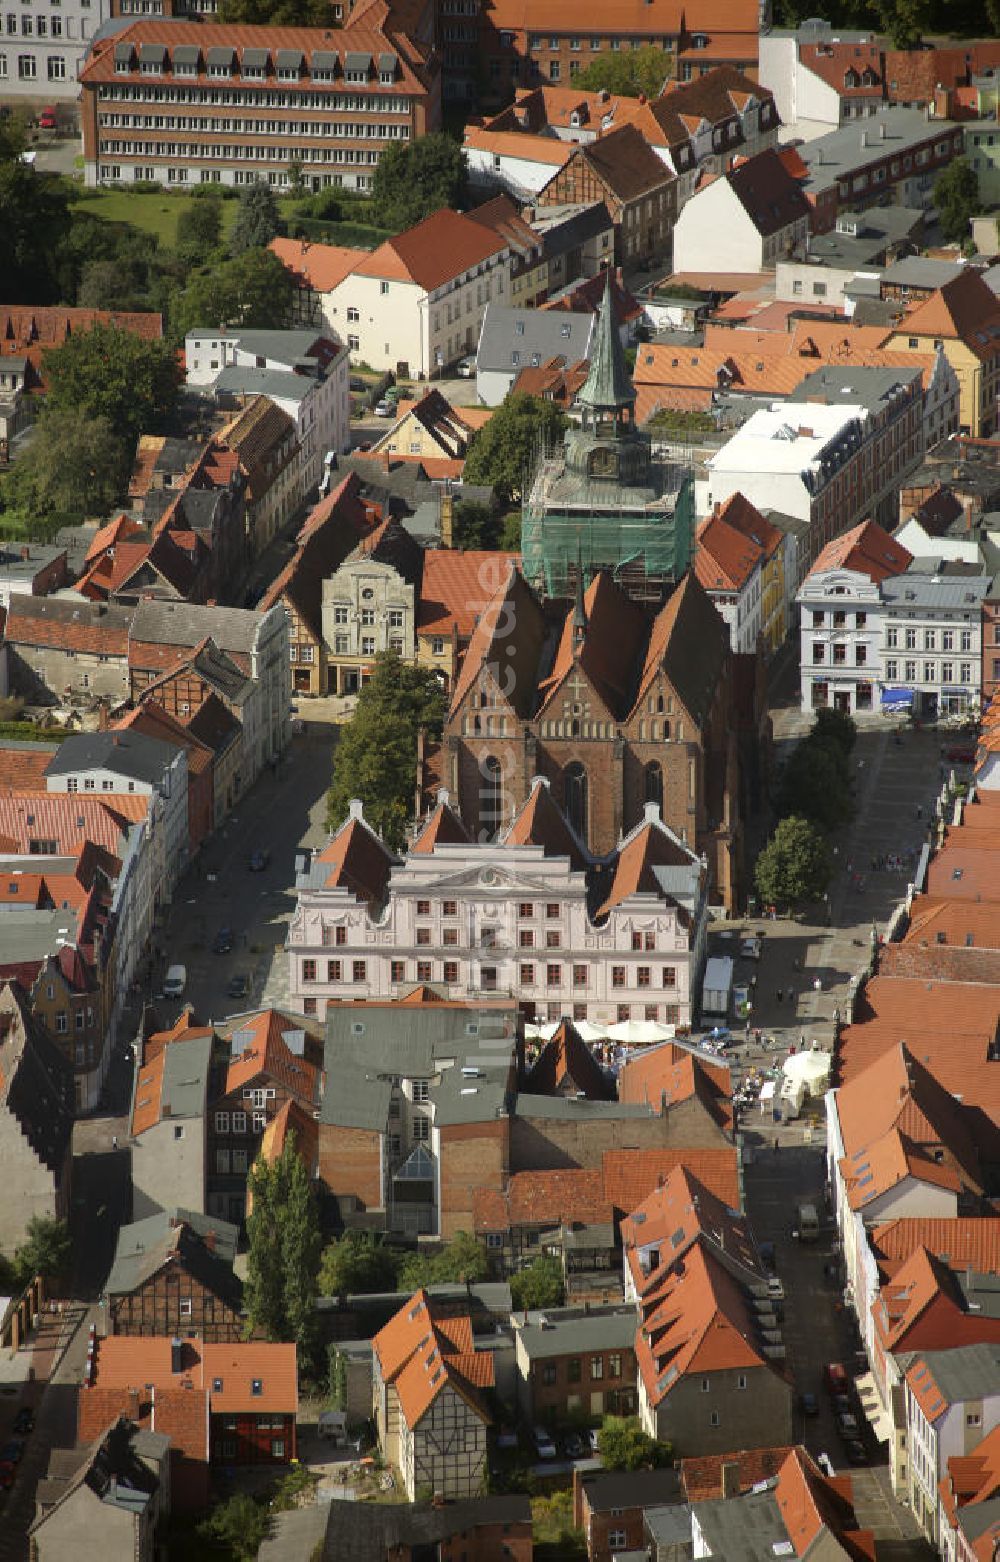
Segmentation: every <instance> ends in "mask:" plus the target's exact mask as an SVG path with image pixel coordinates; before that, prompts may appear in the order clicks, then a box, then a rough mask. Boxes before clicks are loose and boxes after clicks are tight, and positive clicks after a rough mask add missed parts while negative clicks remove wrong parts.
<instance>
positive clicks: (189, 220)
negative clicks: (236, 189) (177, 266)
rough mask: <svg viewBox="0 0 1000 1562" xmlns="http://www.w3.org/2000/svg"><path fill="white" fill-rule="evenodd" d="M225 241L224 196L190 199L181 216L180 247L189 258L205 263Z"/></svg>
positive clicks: (184, 256)
mask: <svg viewBox="0 0 1000 1562" xmlns="http://www.w3.org/2000/svg"><path fill="white" fill-rule="evenodd" d="M221 242H222V197H221V196H218V195H206V196H203V197H202V199H201V200H199V201H190V202H189V203H188V205H187V206H185V207H184V208H183V209H182V210H181V212H180V214H179V216H178V218H177V250H178V253H179V254H180V255H181V256H183V258H184V259H185V260H189V261H191V262H192V263H194V264H200V265H204V264H205V262H206V261H207V260H209V259H210V257H211V255H212V251H213V250H217V249H218V247H219V245H220V243H221Z"/></svg>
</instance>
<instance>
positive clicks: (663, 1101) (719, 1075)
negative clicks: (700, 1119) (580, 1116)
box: [618, 1041, 733, 1133]
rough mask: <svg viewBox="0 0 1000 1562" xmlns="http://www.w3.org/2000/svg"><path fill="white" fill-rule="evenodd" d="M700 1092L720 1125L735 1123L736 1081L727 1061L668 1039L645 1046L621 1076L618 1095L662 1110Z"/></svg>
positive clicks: (620, 1098)
mask: <svg viewBox="0 0 1000 1562" xmlns="http://www.w3.org/2000/svg"><path fill="white" fill-rule="evenodd" d="M694 1096H696V1097H697V1098H698V1099H699V1100H700V1101H701V1102H702V1104H703V1105H704V1106H705V1108H706V1110H707V1111H708V1112H709V1114H710V1116H712V1117H713V1118H714V1119H715V1121H716V1122H717V1123H718V1125H719V1127H720V1128H722V1129H723V1130H725V1131H726V1132H727V1133H728V1132H729V1131H730V1130H731V1129H732V1126H733V1081H732V1075H731V1074H730V1072H729V1068H728V1066H727V1065H726V1064H724V1063H721V1064H715V1063H709V1062H707V1061H705V1060H704V1059H702V1058H698V1057H695V1056H694V1054H693V1053H692V1052H689V1051H688V1049H687V1048H686V1047H678V1046H676V1045H675V1044H674V1043H673V1042H672V1041H666V1042H664V1043H663V1045H662V1046H659V1047H645V1048H644V1049H643V1051H642V1052H641V1053H639V1054H638V1055H637V1056H635V1057H633V1058H631V1059H630V1061H629V1062H628V1063H626V1064H625V1067H624V1068H623V1069H622V1071H621V1073H620V1074H619V1076H618V1099H619V1101H627V1102H632V1103H636V1102H638V1103H648V1104H649V1105H650V1106H652V1107H653V1109H654V1110H662V1109H663V1108H667V1109H668V1110H669V1108H670V1107H671V1106H675V1105H677V1104H678V1103H679V1102H681V1101H689V1100H691V1098H692V1097H694Z"/></svg>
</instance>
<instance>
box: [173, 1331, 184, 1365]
mask: <svg viewBox="0 0 1000 1562" xmlns="http://www.w3.org/2000/svg"><path fill="white" fill-rule="evenodd" d="M170 1370H171V1372H173V1373H178V1372H183V1371H184V1341H183V1340H179V1339H177V1337H176V1336H175V1337H174V1338H173V1339H172V1340H171V1341H170Z"/></svg>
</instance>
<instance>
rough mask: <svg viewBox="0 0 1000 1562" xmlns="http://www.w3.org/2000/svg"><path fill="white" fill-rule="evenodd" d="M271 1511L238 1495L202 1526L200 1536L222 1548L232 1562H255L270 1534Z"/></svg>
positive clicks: (199, 1531)
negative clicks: (268, 1511) (269, 1515)
mask: <svg viewBox="0 0 1000 1562" xmlns="http://www.w3.org/2000/svg"><path fill="white" fill-rule="evenodd" d="M270 1527H271V1525H270V1519H269V1518H268V1513H267V1509H266V1508H263V1507H261V1505H260V1503H258V1502H254V1500H253V1498H252V1497H249V1496H247V1494H246V1492H237V1493H236V1495H235V1496H233V1497H230V1498H228V1499H227V1501H226V1502H224V1503H222V1504H221V1505H220V1506H219V1507H218V1508H216V1509H215V1511H214V1512H213V1513H212V1514H210V1515H209V1517H208V1518H207V1519H203V1520H202V1522H201V1523H200V1524H199V1525H198V1530H197V1533H198V1535H199V1537H200V1538H201V1539H202V1540H207V1541H208V1542H209V1543H210V1544H212V1543H214V1544H215V1545H216V1546H218V1547H220V1548H221V1549H222V1550H223V1552H224V1554H225V1555H226V1556H227V1557H231V1558H232V1562H254V1559H255V1558H256V1556H257V1553H258V1551H259V1550H260V1548H261V1546H262V1545H263V1544H264V1541H265V1540H266V1539H267V1536H268V1532H269V1530H270Z"/></svg>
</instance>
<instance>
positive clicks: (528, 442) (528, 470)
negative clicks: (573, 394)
mask: <svg viewBox="0 0 1000 1562" xmlns="http://www.w3.org/2000/svg"><path fill="white" fill-rule="evenodd" d="M566 424H567V419H566V417H565V416H564V414H563V413H562V412H560V410H559V408H558V407H557V406H556V405H555V403H554V402H551V401H544V400H542V398H541V397H539V396H529V395H527V394H526V393H525V392H524V391H517V392H516V393H515V394H513V395H510V396H508V397H507V398H506V399H505V401H504V402H503V403H502V404H501V405H500V406H499V407H498V408H497V410H496V411H495V412H494V414H493V416H492V417H491V418H490V420H489V422H488V423H484V424H483V426H482V428H479V429H477V430H476V432H475V433H474V434H473V436H472V439H471V440H470V441H469V448H468V451H467V452H466V457H465V473H464V481H465V482H466V483H478V484H482V485H483V486H484V487H492V488H493V489H494V491H495V492H496V495H497V498H498V499H499V501H500V502H501V504H505V505H506V504H511V503H513V502H514V501H515V500H517V499H520V498H521V496H522V494H523V493H524V491H525V488H526V487H527V485H528V484H529V483H530V481H531V478H532V475H533V473H534V470H535V465H536V463H537V461H538V457H539V455H540V453H541V452H542V451H543V450H545V449H547V448H549V447H551V446H552V445H554V444H555V442H556V440H557V439H559V437H560V436H561V434H562V433H563V430H564V429H565V428H566Z"/></svg>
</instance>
